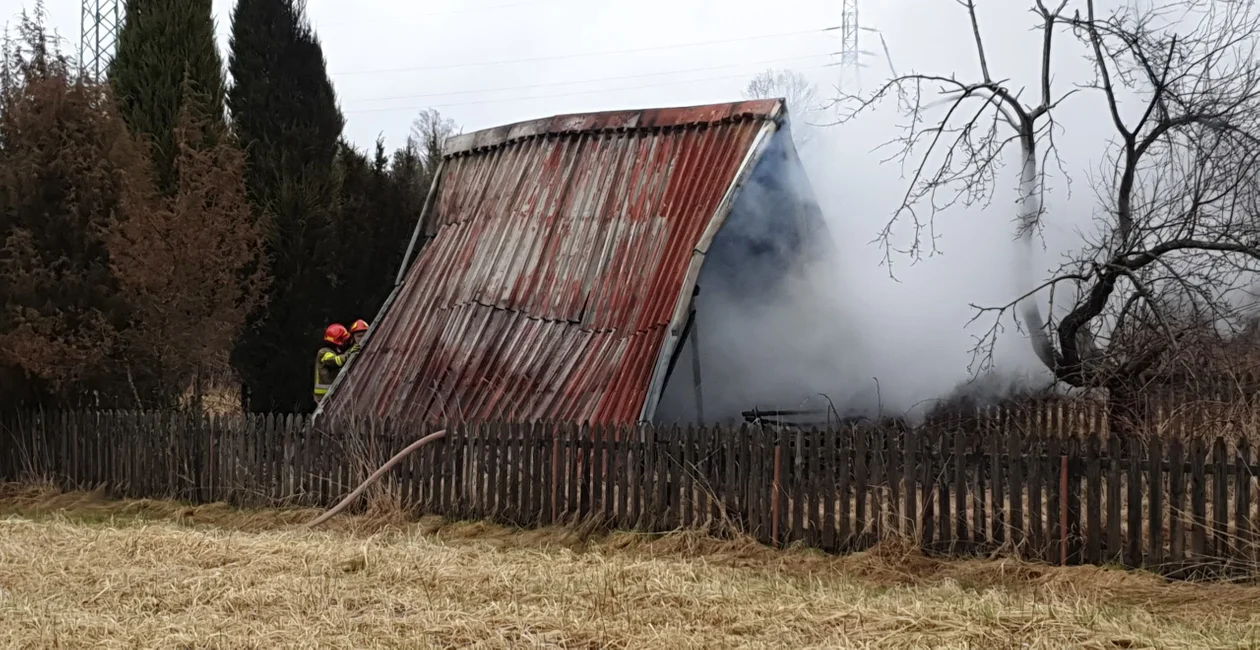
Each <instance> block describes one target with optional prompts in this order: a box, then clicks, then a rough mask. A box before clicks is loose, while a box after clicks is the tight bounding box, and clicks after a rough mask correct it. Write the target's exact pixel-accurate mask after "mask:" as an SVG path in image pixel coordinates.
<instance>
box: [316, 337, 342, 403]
mask: <svg viewBox="0 0 1260 650" xmlns="http://www.w3.org/2000/svg"><path fill="white" fill-rule="evenodd" d="M349 359H350V352H349V351H346V352H337V350H336V349H335V348H333V347H332V346H328V345H325V346H324V347H322V348H320V349H319V352H316V353H315V401H316V402H319V401H320V400H322V399H324V396H325V395H327V394H328V389H329V388H331V387H332V383H333V380H334V379H336V378H337V373H338V372H341V368H342V366H345V365H346V361H347V360H349Z"/></svg>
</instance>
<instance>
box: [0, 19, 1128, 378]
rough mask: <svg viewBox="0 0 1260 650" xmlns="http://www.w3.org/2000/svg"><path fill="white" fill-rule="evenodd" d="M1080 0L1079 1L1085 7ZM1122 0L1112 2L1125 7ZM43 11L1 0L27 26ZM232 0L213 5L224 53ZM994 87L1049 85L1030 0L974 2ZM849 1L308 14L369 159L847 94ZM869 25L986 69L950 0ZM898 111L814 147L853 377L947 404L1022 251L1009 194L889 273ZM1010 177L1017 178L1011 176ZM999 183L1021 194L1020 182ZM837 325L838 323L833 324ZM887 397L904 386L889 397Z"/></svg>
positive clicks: (899, 63) (70, 30)
mask: <svg viewBox="0 0 1260 650" xmlns="http://www.w3.org/2000/svg"><path fill="white" fill-rule="evenodd" d="M1073 1H1076V0H1073ZM1119 1H1120V0H1111V1H1110V2H1104V3H1103V4H1111V3H1114V2H1119ZM32 2H33V0H0V7H3V8H4V9H5V10H4V11H0V14H8V15H13V14H16V13H17V12H18V11H19V9H20V8H21V6H22V5H25V4H31V3H32ZM231 4H232V3H231V0H215V4H214V7H215V13H216V18H217V20H218V27H219V32H220V36H221V43H222V46H223V47H224V49H225V50H226V42H227V34H228V28H229V16H230V9H231ZM978 4H980V6H981V10H982V14H981V28H982V30H983V31H984V33H985V38H986V41H987V42H988V48H989V61H990V65H991V66H992V68H993V69H994V76H995V77H998V78H1006V79H1011V80H1012V82H1011V83H1012V85H1014V86H1020V85H1030V84H1035V83H1036V76H1035V72H1036V69H1037V65H1038V61H1039V58H1038V57H1039V38H1038V36H1037V34H1036V33H1035V32H1033V31H1032V27H1033V24H1034V22H1035V17H1034V16H1032V15H1031V14H1030V13H1029V12H1028V6H1029V4H1030V3H1029V2H1026V1H1025V0H991V1H988V2H984V1H982V2H979V3H978ZM79 6H80V3H79V0H47V9H48V12H49V14H50V18H51V22H52V24H53V26H55V27H56V28H57V29H58V30H59V31H60V33H61V35H62V36H63V37H65V38H66V39H67V40H68V41H70V42H72V43H77V40H78V33H79ZM840 7H841V2H840V0H782V1H780V2H774V3H765V2H750V1H748V0H720V1H717V0H639V1H637V2H634V3H630V2H626V1H624V0H595V1H592V0H462V1H461V0H409V1H403V0H354V1H353V2H350V1H347V0H310V2H309V6H308V13H309V16H310V18H311V21H312V23H313V24H314V26H315V28H316V30H317V33H318V35H319V37H320V39H321V40H322V42H323V46H324V53H325V56H326V57H327V61H328V69H329V72H330V74H331V75H332V79H333V81H334V83H335V84H336V88H337V91H338V93H339V96H340V100H341V105H342V108H343V110H344V111H345V114H346V118H347V122H348V124H347V131H346V134H347V136H348V137H349V138H350V139H351V140H352V141H354V142H355V143H356V144H358V146H360V147H362V148H367V147H368V146H370V145H371V143H372V141H373V140H374V139H375V138H376V137H377V136H378V135H383V136H384V137H385V138H386V141H387V143H388V145H389V146H390V147H391V148H393V147H397V146H399V145H400V144H402V142H403V140H404V138H405V137H406V135H407V132H408V128H409V125H410V123H411V121H412V119H413V118H414V116H415V114H416V113H417V112H418V111H419V110H421V109H425V108H429V107H433V108H437V109H438V110H440V111H441V112H442V113H443V114H444V115H446V116H448V117H451V118H453V119H455V120H456V121H457V122H458V123H459V124H461V125H462V126H463V127H464V129H465V130H476V129H480V128H485V127H490V126H495V125H498V124H504V123H510V122H515V121H519V120H524V119H530V118H536V117H543V116H547V115H552V114H557V113H572V112H583V111H593V110H606V109H624V108H637V107H649V106H662V105H673V106H679V105H689V104H700V103H709V102H721V101H731V100H737V99H739V98H740V91H741V89H742V88H743V86H744V85H745V84H746V83H747V80H748V78H749V77H751V76H752V75H753V74H755V73H756V72H757V71H759V70H763V69H765V68H768V67H774V68H792V69H795V70H798V71H801V72H803V73H806V74H808V75H809V76H810V77H811V78H813V79H814V80H815V81H817V82H818V83H819V85H820V87H821V92H820V94H822V95H824V96H826V95H831V94H833V93H834V91H833V89H832V86H833V85H834V83H835V82H836V80H837V79H838V78H839V74H840V70H839V68H836V67H826V66H827V65H828V64H829V63H833V62H835V61H836V60H837V58H836V57H835V56H833V54H834V53H835V52H837V51H838V50H839V49H840V40H839V32H838V31H824V30H826V29H827V28H833V27H837V26H838V25H839V24H840ZM861 21H862V24H863V25H864V26H866V27H870V28H875V29H878V30H880V31H882V32H883V34H884V35H885V38H886V39H887V42H888V47H889V49H890V52H891V55H892V58H893V61H894V63H895V66H896V67H897V69H898V71H899V72H903V73H904V72H909V71H920V72H932V73H940V74H950V73H953V72H958V73H959V74H960V75H968V76H974V75H975V74H976V70H977V68H978V66H977V64H976V57H975V54H974V48H973V47H972V45H971V36H970V31H969V29H968V27H967V22H966V15H965V13H963V11H961V9H960V7H959V5H958V3H957V2H956V1H955V0H878V1H876V0H863V1H862V14H861ZM862 38H863V39H864V42H863V43H862V48H863V49H865V50H869V51H871V52H875V53H879V56H873V57H868V58H867V59H865V61H866V63H867V64H868V65H869V66H870V67H869V68H868V69H866V70H865V71H864V72H863V74H864V82H865V85H866V86H867V87H871V86H874V85H876V84H877V83H878V82H879V81H880V80H881V79H885V78H887V77H888V76H889V70H888V66H887V64H886V63H885V60H884V57H883V56H882V50H881V48H880V46H879V42H878V40H876V39H875V37H873V35H872V34H870V33H868V32H864V33H863V34H862ZM1061 42H1062V44H1063V46H1062V47H1060V48H1059V49H1058V50H1057V51H1056V56H1055V61H1056V64H1055V65H1056V70H1057V72H1056V84H1060V85H1061V87H1063V88H1067V87H1068V86H1067V84H1069V83H1071V82H1073V81H1083V80H1085V76H1084V75H1085V72H1086V64H1085V62H1084V61H1083V59H1082V55H1083V54H1084V50H1083V49H1082V48H1081V47H1080V46H1079V44H1077V43H1076V42H1075V41H1073V40H1072V39H1071V38H1069V37H1068V35H1066V34H1065V35H1063V37H1062V38H1061ZM1100 110H1104V109H1103V107H1102V106H1101V105H1100V104H1098V103H1097V102H1096V100H1094V99H1091V98H1088V97H1082V98H1080V99H1079V101H1075V100H1074V103H1072V104H1070V105H1067V106H1065V108H1064V109H1063V114H1062V116H1061V117H1063V118H1064V119H1063V122H1064V131H1063V132H1062V133H1061V134H1060V135H1059V145H1060V147H1061V149H1062V151H1063V154H1064V156H1065V158H1066V165H1067V167H1068V168H1069V170H1071V171H1072V172H1073V173H1074V174H1075V176H1076V186H1074V193H1073V195H1072V198H1071V199H1069V198H1068V196H1067V194H1066V193H1065V192H1064V184H1063V183H1062V179H1058V180H1055V181H1052V182H1053V183H1054V187H1053V191H1052V192H1051V195H1050V197H1049V199H1048V206H1049V208H1050V209H1051V210H1052V218H1051V220H1050V224H1049V228H1048V229H1047V233H1046V235H1047V246H1048V247H1049V251H1048V252H1047V253H1046V254H1045V255H1043V256H1042V257H1043V258H1044V259H1039V260H1038V261H1036V262H1035V263H1034V265H1035V274H1037V275H1040V274H1042V273H1043V272H1044V270H1045V269H1046V267H1047V265H1048V264H1049V263H1050V262H1051V261H1053V258H1055V257H1056V256H1057V255H1058V254H1059V253H1060V252H1061V251H1063V250H1066V249H1070V248H1071V246H1072V245H1073V244H1074V243H1075V242H1077V241H1078V239H1077V236H1076V235H1075V234H1074V230H1075V229H1076V228H1078V227H1088V223H1089V219H1090V217H1091V214H1092V211H1093V206H1092V203H1091V200H1092V198H1093V195H1092V192H1091V191H1090V190H1089V188H1088V186H1087V185H1086V182H1085V181H1086V179H1085V178H1084V176H1085V171H1086V170H1087V169H1089V168H1090V166H1091V165H1096V163H1097V159H1098V155H1099V153H1100V152H1101V148H1100V147H1101V144H1102V142H1103V141H1104V139H1105V138H1106V137H1108V136H1109V133H1108V132H1107V130H1106V127H1107V124H1106V121H1105V120H1098V119H1096V116H1097V115H1099V114H1101V113H1100V112H1099V111H1100ZM896 123H897V121H896V120H895V114H894V113H893V112H891V111H883V112H882V113H879V114H876V115H873V116H872V117H871V118H870V119H867V120H864V121H861V122H859V123H857V124H853V125H849V126H845V127H841V128H834V129H829V130H828V131H827V132H825V133H824V134H823V135H822V137H820V138H819V144H818V145H817V147H816V148H815V149H814V150H812V151H808V152H806V154H805V158H806V161H807V167H808V171H809V175H810V177H811V180H812V183H813V185H814V187H815V189H816V191H817V193H818V194H819V196H820V198H821V200H822V203H823V206H824V209H825V211H826V213H827V217H828V221H829V224H830V225H831V228H832V233H833V236H834V237H835V238H836V240H837V243H838V245H839V248H840V250H841V254H842V256H843V257H844V264H843V274H842V277H837V278H835V285H836V291H837V295H838V296H840V297H841V298H842V299H843V300H844V301H845V302H846V304H848V305H850V317H851V319H852V324H853V326H854V327H856V328H857V329H858V330H859V331H860V333H861V336H860V337H859V338H858V340H853V341H849V342H848V343H847V344H846V345H850V346H861V347H863V348H866V349H868V350H869V351H870V353H871V354H868V355H865V356H867V357H870V358H871V359H872V360H871V361H869V362H867V363H865V365H863V366H862V367H854V366H853V364H851V363H848V362H847V361H846V362H845V363H844V364H840V363H839V362H838V365H844V369H843V372H846V373H850V374H852V375H854V376H855V377H861V378H864V379H863V380H865V378H869V377H872V376H879V377H880V378H881V381H882V383H883V384H884V387H885V388H884V390H885V393H886V395H885V396H886V397H887V393H889V392H890V391H893V392H896V393H897V394H898V395H901V394H903V393H904V395H901V396H902V398H903V399H904V400H913V399H921V398H924V397H931V396H933V395H935V394H940V392H941V391H943V390H947V389H948V388H949V387H950V386H952V385H953V383H954V382H956V381H958V380H960V379H963V378H965V377H966V376H967V375H966V368H965V367H966V362H967V358H968V357H967V349H968V347H969V346H970V340H971V336H972V335H973V334H977V333H979V331H977V330H965V329H964V325H965V324H966V322H967V320H968V319H969V318H970V317H971V315H972V311H971V309H970V307H969V306H968V305H969V303H973V302H981V303H992V302H999V301H1001V302H1005V301H1006V300H1009V299H1011V298H1013V297H1015V296H1017V295H1019V293H1021V292H1022V291H1023V290H1024V289H1025V287H1020V286H1018V284H1017V282H1018V281H1017V280H1016V276H1017V275H1018V273H1016V270H1017V268H1018V264H1019V263H1020V260H1021V256H1020V254H1019V249H1018V248H1017V246H1016V245H1015V244H1014V243H1013V241H1012V236H1013V226H1012V225H1011V220H1012V219H1013V217H1014V205H1013V200H1014V193H1013V191H1004V192H1002V193H1000V194H999V196H998V201H997V202H996V203H995V204H994V205H993V206H992V207H991V208H990V209H988V210H980V209H978V208H973V209H956V210H953V211H951V212H950V213H949V214H947V215H945V217H944V218H943V220H942V222H941V228H940V229H939V231H938V232H939V234H940V235H941V240H940V242H939V244H940V246H941V248H942V250H943V251H944V255H943V256H942V257H938V258H934V259H930V260H927V261H924V262H923V263H922V264H920V265H918V266H917V267H915V268H912V269H910V268H902V269H901V271H900V272H899V276H898V277H899V279H900V280H901V282H900V283H898V282H894V281H892V280H889V279H888V274H887V270H886V269H882V268H880V267H879V266H878V263H879V261H880V253H879V251H878V250H877V249H876V248H875V247H874V246H872V245H870V244H868V243H867V242H869V241H870V240H871V239H872V237H874V235H875V233H876V232H877V231H878V229H879V227H880V226H881V225H882V224H883V223H884V221H885V220H886V219H887V217H888V216H889V214H890V213H891V211H892V210H893V209H894V208H895V207H896V205H897V203H898V201H899V200H900V197H901V193H902V192H904V190H905V182H904V181H903V180H902V179H901V177H900V175H899V170H898V169H897V168H896V167H895V166H892V165H883V166H881V165H880V164H879V161H880V158H881V155H880V154H878V153H875V152H872V151H871V149H872V148H873V147H874V146H875V145H876V144H878V143H879V142H881V141H883V140H886V139H887V138H889V137H890V136H892V135H895V130H894V126H895V124H896ZM1012 169H1014V168H1013V167H1012ZM1011 173H1012V176H1011V177H1010V178H1007V179H1004V180H1003V186H1004V188H1008V189H1013V187H1014V183H1015V178H1014V176H1013V174H1014V171H1012V172H1011ZM820 326H825V324H820ZM1007 338H1008V341H1007V343H1006V344H1005V345H1004V347H1003V356H1002V357H1001V358H1000V361H1001V362H1002V363H1003V364H1004V365H1003V367H1004V368H1006V369H1007V370H1020V369H1026V368H1033V367H1035V366H1036V364H1035V361H1034V360H1033V357H1032V355H1031V354H1030V353H1029V352H1028V350H1027V345H1026V343H1025V342H1024V341H1023V339H1022V338H1021V337H1018V336H1014V335H1011V336H1008V337H1007ZM890 386H892V388H890Z"/></svg>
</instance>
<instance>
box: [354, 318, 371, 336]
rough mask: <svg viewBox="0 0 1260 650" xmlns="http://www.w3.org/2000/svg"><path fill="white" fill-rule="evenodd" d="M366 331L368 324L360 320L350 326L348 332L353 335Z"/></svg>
mask: <svg viewBox="0 0 1260 650" xmlns="http://www.w3.org/2000/svg"><path fill="white" fill-rule="evenodd" d="M366 331H368V322H367V321H365V320H363V319H362V318H360V319H359V320H357V321H354V322H353V323H351V324H350V332H351V333H353V334H358V333H359V332H366Z"/></svg>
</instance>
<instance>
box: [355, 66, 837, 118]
mask: <svg viewBox="0 0 1260 650" xmlns="http://www.w3.org/2000/svg"><path fill="white" fill-rule="evenodd" d="M828 67H830V66H829V65H820V66H810V67H807V68H801V69H802V70H822V69H825V68H828ZM749 74H750V73H748V72H745V73H743V74H733V75H726V76H722V77H704V78H701V79H681V80H678V81H667V82H664V83H657V84H644V85H641V86H623V87H620V88H596V89H594V90H579V91H574V92H568V93H553V94H550V95H533V96H530V97H507V98H502V99H485V100H476V101H468V102H451V103H447V104H429V105H427V106H396V107H393V108H368V109H360V110H350V111H344V112H345V113H346V114H354V113H389V112H400V111H420V110H426V109H430V108H449V107H451V106H476V105H480V104H500V103H503V102H525V101H530V100H532V99H550V98H552V97H572V96H575V95H593V94H597V93H612V92H618V91H621V90H639V89H642V88H660V87H664V86H676V85H678V84H688V83H704V82H708V81H724V80H728V79H747V78H748V75H749Z"/></svg>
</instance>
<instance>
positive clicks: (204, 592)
mask: <svg viewBox="0 0 1260 650" xmlns="http://www.w3.org/2000/svg"><path fill="white" fill-rule="evenodd" d="M313 515H314V513H312V512H310V511H266V512H239V511H232V510H230V509H228V508H227V507H225V506H204V507H197V508H192V507H184V506H180V505H177V504H170V503H162V502H151V501H141V502H130V503H106V502H103V501H101V500H100V499H98V498H97V497H95V496H94V495H86V494H56V493H53V492H51V491H48V490H41V489H35V488H16V487H8V488H3V487H0V647H3V648H88V647H91V648H233V649H237V648H267V649H270V648H316V647H318V648H356V649H358V648H426V647H434V648H439V647H484V648H508V647H513V648H515V647H560V648H603V647H614V648H670V649H678V648H699V647H705V648H727V647H761V648H765V647H785V648H817V647H829V648H863V647H889V648H927V647H948V648H1065V647H1085V648H1144V647H1150V648H1240V647H1260V587H1257V586H1245V585H1225V584H1214V585H1195V584H1186V583H1168V582H1165V581H1163V580H1161V579H1159V578H1156V577H1154V576H1150V575H1144V574H1138V573H1129V572H1124V571H1119V570H1110V569H1100V568H1084V567H1082V568H1070V569H1059V568H1050V567H1042V566H1036V565H1030V564H1021V563H1014V562H1009V561H1001V560H974V561H961V562H960V561H950V562H944V561H937V560H932V559H929V558H924V557H921V556H917V555H913V554H907V553H900V552H896V551H895V550H894V549H890V548H887V547H885V548H881V549H877V550H876V551H875V552H872V553H865V554H860V555H855V556H851V557H844V558H832V557H826V556H823V555H821V554H817V553H814V552H810V551H787V552H775V551H771V550H768V549H764V548H761V547H758V546H756V545H755V544H752V543H747V542H740V541H736V542H730V541H726V542H723V541H717V540H712V539H705V538H700V537H697V536H694V535H689V534H677V535H670V536H665V537H645V536H636V535H631V534H613V535H609V536H586V535H582V534H580V533H575V532H566V531H555V530H543V531H531V532H524V531H513V530H508V529H504V528H500V527H496V526H490V525H485V524H476V523H462V524H449V525H444V524H442V523H441V522H438V521H434V520H422V521H420V522H406V521H401V520H397V519H394V518H390V517H385V516H371V515H365V516H359V517H340V518H337V519H335V520H334V521H333V522H331V525H330V527H329V529H327V530H319V531H308V530H305V529H303V528H301V526H300V522H303V521H306V520H308V519H309V518H310V517H312V516H313Z"/></svg>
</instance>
